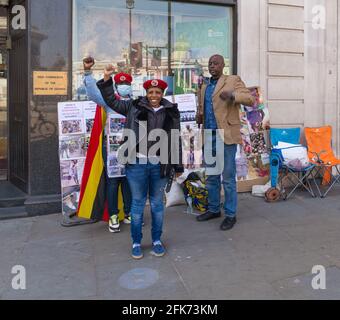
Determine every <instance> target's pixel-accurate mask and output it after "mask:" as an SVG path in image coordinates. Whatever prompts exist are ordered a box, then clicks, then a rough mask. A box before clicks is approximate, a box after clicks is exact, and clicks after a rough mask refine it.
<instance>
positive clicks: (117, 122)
mask: <svg viewBox="0 0 340 320" xmlns="http://www.w3.org/2000/svg"><path fill="white" fill-rule="evenodd" d="M125 125H126V118H125V117H124V116H122V115H120V114H117V113H110V115H109V122H108V126H109V130H108V132H109V133H108V137H107V152H108V157H107V174H108V176H109V177H110V178H118V177H123V176H125V166H124V165H121V164H120V163H119V162H118V158H117V153H118V149H119V148H120V147H121V145H122V144H123V142H124V141H123V132H124V129H125Z"/></svg>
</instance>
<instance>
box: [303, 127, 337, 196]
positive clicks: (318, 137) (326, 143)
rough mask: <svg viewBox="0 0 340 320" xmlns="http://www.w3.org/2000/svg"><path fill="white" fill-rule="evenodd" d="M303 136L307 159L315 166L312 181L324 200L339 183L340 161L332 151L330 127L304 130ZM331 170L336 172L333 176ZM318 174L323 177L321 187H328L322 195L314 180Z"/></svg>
mask: <svg viewBox="0 0 340 320" xmlns="http://www.w3.org/2000/svg"><path fill="white" fill-rule="evenodd" d="M305 135H306V140H307V147H308V156H309V159H310V161H311V162H312V163H314V165H315V166H316V173H315V175H314V176H313V179H314V182H315V185H316V187H317V189H318V192H319V195H320V197H321V198H325V197H326V196H327V194H328V193H329V191H330V190H331V189H332V188H333V187H334V186H335V184H336V183H340V171H339V167H338V166H339V165H340V159H339V158H337V157H336V156H335V155H334V152H333V149H332V127H331V126H325V127H320V128H305ZM333 168H334V169H335V171H336V175H334V174H333ZM319 174H322V175H323V182H322V185H329V187H328V189H327V190H326V191H325V192H324V193H323V194H322V193H321V190H320V188H319V186H318V184H317V183H316V180H315V179H316V177H317V176H318V175H319Z"/></svg>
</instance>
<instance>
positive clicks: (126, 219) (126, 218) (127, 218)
mask: <svg viewBox="0 0 340 320" xmlns="http://www.w3.org/2000/svg"><path fill="white" fill-rule="evenodd" d="M124 223H125V224H131V216H128V217H125V218H124Z"/></svg>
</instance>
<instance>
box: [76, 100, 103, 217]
mask: <svg viewBox="0 0 340 320" xmlns="http://www.w3.org/2000/svg"><path fill="white" fill-rule="evenodd" d="M106 117H107V116H106V112H105V110H104V108H101V107H100V106H97V109H96V116H95V120H94V124H93V129H92V133H91V138H90V143H89V147H88V150H87V155H86V160H85V166H84V172H83V178H82V182H81V188H80V199H79V205H78V213H77V215H78V217H79V218H84V219H95V220H104V221H108V218H109V215H108V210H107V204H106V182H105V179H106V178H105V169H104V160H103V149H102V145H103V139H104V129H105V124H106Z"/></svg>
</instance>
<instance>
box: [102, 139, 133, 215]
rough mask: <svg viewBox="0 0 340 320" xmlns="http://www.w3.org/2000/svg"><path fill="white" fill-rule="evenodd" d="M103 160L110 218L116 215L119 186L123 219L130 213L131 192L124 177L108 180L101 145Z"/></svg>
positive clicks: (117, 211) (104, 147) (105, 152)
mask: <svg viewBox="0 0 340 320" xmlns="http://www.w3.org/2000/svg"><path fill="white" fill-rule="evenodd" d="M103 160H104V165H105V173H106V199H107V202H108V207H109V215H110V217H112V216H115V215H118V214H119V209H118V193H119V186H121V187H122V195H123V203H124V215H125V217H127V216H129V215H130V212H131V191H130V186H129V183H128V180H127V178H126V177H119V178H109V176H108V173H107V147H106V143H103Z"/></svg>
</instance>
